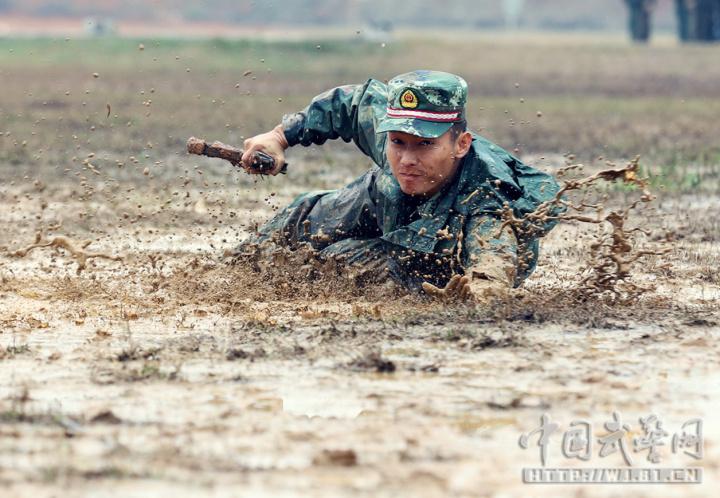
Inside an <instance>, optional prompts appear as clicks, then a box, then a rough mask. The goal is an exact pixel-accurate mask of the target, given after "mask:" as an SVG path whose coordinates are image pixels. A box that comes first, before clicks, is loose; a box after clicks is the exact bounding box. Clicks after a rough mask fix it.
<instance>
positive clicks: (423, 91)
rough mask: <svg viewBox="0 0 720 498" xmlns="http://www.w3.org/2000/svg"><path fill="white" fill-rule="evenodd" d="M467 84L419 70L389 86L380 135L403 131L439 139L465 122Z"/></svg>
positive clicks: (392, 81) (439, 74) (461, 80)
mask: <svg viewBox="0 0 720 498" xmlns="http://www.w3.org/2000/svg"><path fill="white" fill-rule="evenodd" d="M466 101H467V83H466V82H465V80H464V79H462V78H461V77H460V76H456V75H454V74H450V73H443V72H441V71H428V70H418V71H412V72H410V73H405V74H401V75H399V76H395V77H394V78H393V79H391V80H390V81H389V82H388V106H387V115H386V116H385V119H383V121H382V123H380V126H379V127H378V128H377V133H383V132H387V131H401V132H404V133H409V134H411V135H417V136H419V137H426V138H436V137H439V136H440V135H442V134H443V133H445V132H446V131H448V130H449V129H450V128H451V127H452V125H453V123H456V122H458V121H461V120H463V119H465V102H466Z"/></svg>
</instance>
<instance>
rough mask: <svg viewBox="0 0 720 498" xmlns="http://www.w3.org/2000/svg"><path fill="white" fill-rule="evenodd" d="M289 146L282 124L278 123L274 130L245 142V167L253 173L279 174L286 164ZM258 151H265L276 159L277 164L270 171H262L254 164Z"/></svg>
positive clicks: (242, 160) (243, 163)
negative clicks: (286, 152) (286, 151)
mask: <svg viewBox="0 0 720 498" xmlns="http://www.w3.org/2000/svg"><path fill="white" fill-rule="evenodd" d="M288 147H289V144H288V141H287V139H286V138H285V132H284V131H283V127H282V125H277V126H276V127H275V128H273V129H272V130H270V131H268V132H266V133H261V134H260V135H255V136H254V137H251V138H248V139H247V140H245V142H244V143H243V149H244V151H245V152H244V153H243V155H242V159H241V164H242V167H243V169H244V170H245V171H246V172H248V173H250V174H253V175H258V174H264V175H273V176H275V175H277V174H278V173H280V171H281V170H282V169H283V166H284V165H285V149H287V148H288ZM256 152H264V153H265V154H267V155H269V156H270V157H272V158H273V159H274V160H275V165H274V166H273V169H272V170H270V171H260V170H258V169H257V168H256V167H255V166H253V158H254V156H255V153H256Z"/></svg>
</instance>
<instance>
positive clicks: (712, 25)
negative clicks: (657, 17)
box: [625, 0, 720, 42]
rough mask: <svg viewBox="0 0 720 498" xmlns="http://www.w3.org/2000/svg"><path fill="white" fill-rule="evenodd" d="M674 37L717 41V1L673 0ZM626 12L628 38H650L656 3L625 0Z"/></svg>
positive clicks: (719, 26)
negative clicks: (674, 17)
mask: <svg viewBox="0 0 720 498" xmlns="http://www.w3.org/2000/svg"><path fill="white" fill-rule="evenodd" d="M674 2H675V15H676V16H677V30H678V36H679V38H680V39H681V40H682V41H699V42H712V41H717V40H720V0H674ZM625 3H626V4H627V6H628V9H629V11H630V21H629V28H630V35H631V37H632V39H633V40H635V41H637V42H647V41H648V40H649V39H650V31H651V17H652V13H653V10H654V9H655V7H656V6H657V0H625Z"/></svg>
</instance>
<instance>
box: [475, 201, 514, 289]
mask: <svg viewBox="0 0 720 498" xmlns="http://www.w3.org/2000/svg"><path fill="white" fill-rule="evenodd" d="M461 258H462V265H463V267H464V268H465V273H466V274H467V275H470V276H472V277H473V278H483V279H487V280H495V281H500V282H503V283H506V284H507V285H508V287H512V286H513V285H514V282H515V276H516V274H517V239H516V238H515V233H514V232H513V230H512V228H510V227H505V228H502V221H501V220H500V219H499V218H498V217H497V216H495V215H491V214H484V213H481V214H477V215H475V216H473V217H472V218H471V219H470V221H469V222H468V223H467V224H466V229H465V232H464V240H463V248H462V252H461Z"/></svg>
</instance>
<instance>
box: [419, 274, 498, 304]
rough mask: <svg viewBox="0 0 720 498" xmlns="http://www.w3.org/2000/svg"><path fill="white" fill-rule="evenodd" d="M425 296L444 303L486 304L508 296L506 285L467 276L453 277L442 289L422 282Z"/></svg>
mask: <svg viewBox="0 0 720 498" xmlns="http://www.w3.org/2000/svg"><path fill="white" fill-rule="evenodd" d="M422 288H423V290H424V291H425V293H426V294H428V295H429V296H432V297H434V298H436V299H439V300H441V301H444V302H451V301H474V302H475V303H483V304H487V303H489V302H491V301H492V300H494V299H505V298H507V296H508V295H509V289H508V287H507V285H506V284H504V283H503V282H499V281H497V280H485V279H471V278H470V277H469V276H461V275H453V277H452V278H451V279H450V281H449V282H448V283H447V285H446V286H445V287H443V288H439V287H436V286H434V285H433V284H431V283H428V282H423V284H422Z"/></svg>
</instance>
